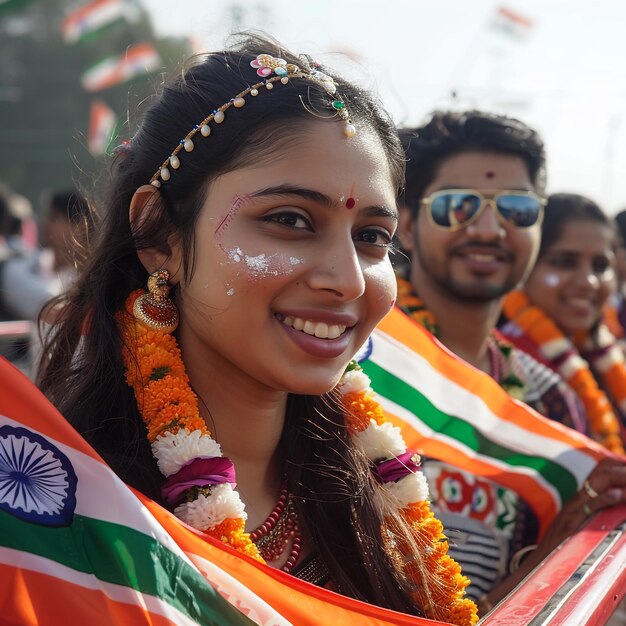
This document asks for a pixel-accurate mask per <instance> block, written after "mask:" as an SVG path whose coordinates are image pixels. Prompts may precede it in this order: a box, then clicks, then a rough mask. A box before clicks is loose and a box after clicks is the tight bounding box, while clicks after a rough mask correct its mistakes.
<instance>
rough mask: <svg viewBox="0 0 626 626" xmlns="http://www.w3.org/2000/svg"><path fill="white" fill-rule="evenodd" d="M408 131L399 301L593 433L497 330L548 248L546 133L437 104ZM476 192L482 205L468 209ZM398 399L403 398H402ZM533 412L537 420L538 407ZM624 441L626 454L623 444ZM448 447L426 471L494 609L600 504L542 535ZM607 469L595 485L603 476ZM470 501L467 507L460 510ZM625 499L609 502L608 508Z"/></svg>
mask: <svg viewBox="0 0 626 626" xmlns="http://www.w3.org/2000/svg"><path fill="white" fill-rule="evenodd" d="M400 134H401V139H402V140H403V143H404V145H405V147H406V154H407V177H406V187H405V194H404V202H403V204H404V205H403V206H401V219H400V226H399V231H398V232H399V238H400V241H401V243H402V245H403V247H404V249H405V250H407V251H408V252H409V254H410V266H409V274H408V276H407V278H408V280H405V279H402V278H400V279H399V281H398V283H399V287H398V302H397V304H398V306H399V307H400V309H401V310H402V311H404V313H405V314H406V315H407V316H409V317H410V318H411V319H413V320H414V321H415V322H417V323H418V324H420V325H421V326H423V327H425V328H426V329H427V330H428V331H429V332H431V333H433V334H434V335H435V336H436V337H437V338H438V339H439V340H440V341H441V342H442V343H443V344H444V345H445V346H447V347H448V348H449V349H450V350H451V351H452V352H454V353H455V354H457V355H458V356H460V357H461V358H462V359H464V360H465V361H467V362H468V363H470V364H471V365H473V366H474V367H475V368H478V369H479V370H482V371H483V372H485V373H486V374H488V375H489V376H491V377H492V378H494V379H495V380H496V381H497V382H498V383H499V384H500V386H501V387H502V388H504V389H505V390H506V391H507V392H508V393H509V394H510V395H512V396H514V397H515V398H518V399H521V400H523V401H524V402H526V403H528V404H529V405H530V406H531V407H533V408H535V409H536V410H537V411H538V412H540V413H541V414H543V415H545V416H547V417H549V418H551V419H553V420H556V421H558V422H561V423H563V424H566V425H568V426H570V427H573V428H575V429H577V430H579V431H581V432H586V431H587V423H586V419H585V415H584V411H583V410H582V408H581V407H580V404H579V403H578V402H577V399H576V397H575V394H574V393H573V392H572V390H571V389H569V388H568V387H567V385H565V384H564V382H563V381H562V379H561V378H560V377H559V375H558V374H556V373H554V372H553V371H552V370H550V369H549V368H548V367H547V366H545V365H543V364H541V363H539V362H538V361H537V360H536V359H534V358H532V357H531V356H530V355H528V354H526V353H524V352H522V351H521V350H518V349H515V348H514V347H513V346H512V345H511V344H510V343H509V342H507V341H505V340H504V339H503V338H502V336H501V335H500V334H499V333H498V332H497V330H496V328H495V327H496V323H497V320H498V318H499V315H500V311H501V307H502V301H503V298H504V296H505V295H506V294H507V293H508V292H509V291H511V290H512V289H514V288H515V286H516V285H517V284H518V283H519V282H520V281H521V280H523V279H524V278H525V276H526V275H527V274H528V272H529V271H530V269H531V267H532V264H533V262H534V260H535V258H536V256H537V252H538V250H539V241H540V234H541V228H540V224H541V220H542V215H543V209H544V205H545V198H544V196H543V192H544V167H545V155H544V147H543V143H542V141H541V138H540V137H539V136H538V135H537V133H536V132H535V131H533V130H532V129H530V128H529V127H528V126H526V125H525V124H523V123H522V122H520V121H518V120H515V119H511V118H507V117H503V116H499V115H493V114H490V113H484V112H480V111H468V112H439V111H438V112H435V113H434V114H433V115H432V117H431V118H430V120H429V121H428V122H427V123H426V124H424V125H423V126H421V127H419V128H412V129H404V130H402V131H401V133H400ZM470 199H471V200H472V202H471V210H469V211H467V212H464V211H461V210H460V208H461V207H462V206H463V205H465V206H466V207H467V206H468V204H469V203H468V200H470ZM407 345H408V344H407ZM379 393H380V392H379ZM387 397H388V398H389V399H390V400H391V401H392V402H400V401H401V399H400V398H396V397H394V395H393V393H392V394H387ZM527 419H528V420H529V421H530V422H534V421H535V420H536V419H537V418H535V416H534V415H533V414H532V412H529V414H528V418H527ZM529 428H530V427H529ZM531 439H532V438H531ZM532 445H533V444H532V443H529V445H528V449H532ZM617 445H618V446H619V449H620V450H621V449H622V448H621V444H620V441H619V439H618V440H617ZM485 453H486V454H489V452H488V451H485ZM445 454H446V453H445V448H443V449H442V452H441V455H442V456H440V457H438V458H428V459H426V460H425V463H424V467H425V473H426V475H427V477H428V481H429V485H430V488H431V495H432V497H433V502H434V506H435V509H436V510H437V514H438V515H439V516H441V519H442V520H443V521H444V524H445V525H446V528H447V529H448V530H449V536H450V537H451V551H452V553H453V554H454V556H455V558H456V559H457V560H458V561H459V562H460V563H462V566H463V569H464V571H465V572H466V573H467V574H468V576H469V577H470V579H471V581H472V585H471V586H470V587H469V589H468V593H469V594H470V595H471V596H473V597H474V598H479V599H480V605H481V606H482V607H483V610H484V609H487V608H489V606H490V605H491V604H492V603H493V602H495V601H497V600H498V599H500V598H501V597H502V596H503V595H504V594H505V593H507V592H508V591H509V590H510V589H511V588H512V586H513V585H514V584H516V583H517V582H519V581H520V580H521V579H522V577H523V576H524V575H525V574H526V573H527V572H528V571H530V569H531V568H532V567H533V566H535V565H536V564H538V563H539V562H540V561H541V560H542V559H543V558H544V557H545V556H546V555H547V554H548V553H549V552H550V551H551V550H552V549H553V548H554V547H555V546H556V545H558V544H559V543H560V542H561V541H562V540H563V539H565V538H566V537H567V536H569V535H570V534H571V533H572V532H575V530H576V529H577V528H578V526H579V525H580V524H581V523H582V522H583V521H584V520H585V519H586V517H587V515H588V514H589V513H590V512H591V509H590V505H589V503H590V502H591V500H590V496H589V495H588V493H587V492H585V491H584V490H582V489H581V490H580V491H579V492H578V494H576V496H575V497H572V498H571V499H570V500H569V501H568V502H567V503H566V504H565V506H564V508H563V509H562V511H561V513H560V514H559V515H558V516H557V517H556V518H555V519H554V520H553V522H552V525H551V527H550V530H549V532H548V534H547V535H546V536H545V537H543V539H542V540H541V541H539V540H538V535H537V524H536V518H535V516H534V512H533V510H531V508H530V507H529V506H528V505H527V503H526V502H525V501H524V499H523V498H522V496H521V495H520V493H518V492H517V491H515V490H514V489H510V488H506V487H504V486H503V485H502V484H498V482H497V478H495V477H494V475H493V474H491V475H483V476H482V477H480V479H477V477H476V476H475V475H474V473H473V471H474V470H473V471H467V470H466V469H464V468H463V467H462V466H461V465H459V459H458V457H457V456H455V455H454V454H450V455H449V456H448V457H445ZM601 468H602V465H600V466H598V469H596V470H595V471H596V472H598V474H595V473H592V474H591V475H590V476H589V478H588V482H589V483H594V482H596V481H598V478H600V476H601V475H602V472H603V471H604V470H602V469H601ZM605 470H606V468H605ZM596 476H597V477H598V478H596ZM446 477H447V478H446ZM450 477H456V478H455V481H453V482H454V485H456V486H453V485H452V483H450ZM586 484H587V483H586ZM596 484H601V482H600V481H598V482H597V483H596ZM446 485H447V487H446ZM460 498H461V500H462V501H463V502H467V503H468V504H467V506H465V507H463V509H462V512H461V513H459V511H460V506H459V505H460V500H459V499H460ZM594 502H595V503H596V504H598V505H599V503H598V501H597V500H595V501H594ZM617 502H618V499H616V500H615V501H612V500H611V499H610V498H608V499H607V500H605V501H604V504H605V505H609V504H615V503H617ZM450 529H455V530H456V532H455V533H452V532H451V531H450ZM454 537H457V540H454ZM536 544H539V546H537V545H536Z"/></svg>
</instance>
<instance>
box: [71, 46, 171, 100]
mask: <svg viewBox="0 0 626 626" xmlns="http://www.w3.org/2000/svg"><path fill="white" fill-rule="evenodd" d="M161 66H162V62H161V57H160V56H159V53H158V52H157V51H156V48H155V47H154V46H153V45H152V44H151V43H140V44H136V45H134V46H129V48H128V49H127V50H126V51H125V52H124V53H122V54H119V55H117V54H116V55H112V56H109V57H107V58H105V59H103V60H102V61H99V62H98V63H96V64H95V65H93V66H91V67H90V68H89V69H88V70H87V71H86V72H85V73H84V74H83V75H82V77H81V84H82V86H83V88H84V89H85V90H86V91H90V92H93V91H102V90H103V89H108V88H109V87H113V86H114V85H119V84H120V83H125V82H128V81H130V80H133V79H135V78H138V77H140V76H147V75H149V74H151V73H152V72H155V71H157V70H159V69H160V68H161Z"/></svg>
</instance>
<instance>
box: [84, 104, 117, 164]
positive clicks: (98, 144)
mask: <svg viewBox="0 0 626 626" xmlns="http://www.w3.org/2000/svg"><path fill="white" fill-rule="evenodd" d="M116 121H117V117H116V115H115V113H114V111H113V109H111V107H110V106H109V105H108V104H107V103H106V102H104V101H103V100H94V101H93V102H92V104H91V113H90V115H89V136H88V144H89V152H91V154H93V155H94V156H98V155H100V154H104V153H105V152H106V150H107V147H108V145H109V143H110V142H111V139H112V135H113V132H114V131H115V126H116Z"/></svg>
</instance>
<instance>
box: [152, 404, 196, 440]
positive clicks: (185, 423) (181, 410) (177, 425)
mask: <svg viewBox="0 0 626 626" xmlns="http://www.w3.org/2000/svg"><path fill="white" fill-rule="evenodd" d="M146 427H147V428H148V439H149V440H150V441H154V440H155V439H156V438H157V437H158V436H159V435H161V434H163V433H164V432H166V431H169V432H171V433H172V434H176V433H177V432H178V431H179V430H180V429H181V428H187V429H188V430H189V431H190V432H193V431H194V430H198V429H199V430H202V431H203V432H204V433H206V432H208V431H207V429H206V424H205V422H204V420H203V419H202V418H201V417H199V416H198V415H197V411H196V410H195V407H193V406H192V405H190V404H188V403H187V402H181V403H180V404H177V405H171V404H170V405H166V406H164V407H163V408H162V409H161V410H160V411H159V412H158V413H157V415H155V416H154V418H152V419H151V420H146Z"/></svg>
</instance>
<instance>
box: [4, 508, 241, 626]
mask: <svg viewBox="0 0 626 626" xmlns="http://www.w3.org/2000/svg"><path fill="white" fill-rule="evenodd" d="M0 529H1V530H0V545H2V546H5V547H7V548H12V549H14V550H20V551H23V552H28V553H31V554H35V555H37V556H40V557H43V558H46V559H50V560H52V561H55V562H58V563H61V564H62V565H64V566H66V567H68V568H71V569H74V570H76V571H79V572H83V573H87V574H93V575H94V576H95V577H96V578H98V579H99V580H101V581H104V582H107V583H112V584H115V585H121V586H124V587H130V588H132V589H135V590H136V591H139V592H140V593H142V594H145V595H149V596H154V597H157V598H159V599H160V600H162V601H163V602H166V603H167V604H169V605H171V606H172V607H174V608H175V609H177V610H178V611H179V612H180V613H182V614H183V615H186V616H187V617H189V618H190V619H191V620H193V621H195V622H197V623H198V624H202V625H203V626H208V625H211V626H231V625H235V626H238V625H241V626H244V625H245V626H249V625H250V624H252V623H253V622H251V621H250V620H249V619H248V618H247V617H246V616H244V615H243V614H242V613H240V612H239V611H238V610H237V609H235V608H234V607H233V606H231V605H230V604H229V603H228V602H227V601H226V600H224V598H222V596H220V595H219V594H218V593H217V591H215V589H213V587H212V586H211V585H210V584H209V583H208V582H207V581H206V580H205V579H204V577H203V576H202V575H201V574H200V573H199V572H198V571H197V570H196V569H194V567H193V566H191V565H190V564H189V563H188V562H186V561H185V560H184V559H182V558H180V557H179V556H178V555H176V554H174V553H173V552H172V551H171V550H169V549H168V548H166V547H165V546H164V545H163V544H162V543H160V542H159V541H157V540H156V539H154V538H153V537H149V536H148V535H145V534H144V533H141V532H139V531H136V530H134V529H133V528H129V527H128V526H123V525H120V524H114V523H111V522H105V521H102V520H98V519H94V518H91V517H84V516H81V515H75V516H74V519H73V521H72V524H71V525H70V526H65V527H60V528H52V527H49V526H41V525H38V524H31V523H28V522H24V521H21V520H19V519H17V518H16V517H14V516H12V515H10V514H9V513H6V512H4V511H0Z"/></svg>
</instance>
